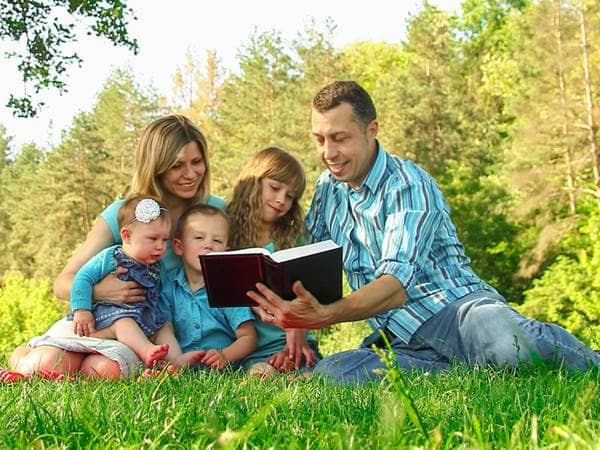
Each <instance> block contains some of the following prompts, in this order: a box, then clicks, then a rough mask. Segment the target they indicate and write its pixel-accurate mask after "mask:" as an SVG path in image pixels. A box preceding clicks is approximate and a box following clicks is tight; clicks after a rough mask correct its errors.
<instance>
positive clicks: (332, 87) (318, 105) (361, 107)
mask: <svg viewBox="0 0 600 450" xmlns="http://www.w3.org/2000/svg"><path fill="white" fill-rule="evenodd" d="M342 103H348V104H350V106H351V107H352V112H353V113H354V117H355V118H356V120H357V122H359V123H361V124H363V125H364V126H367V125H368V124H369V123H371V122H372V121H373V120H375V119H377V111H376V110H375V105H374V104H373V100H372V99H371V96H370V95H369V93H368V92H367V91H365V90H364V89H363V88H362V87H361V86H360V85H359V84H358V83H357V82H356V81H334V82H333V83H330V84H328V85H327V86H325V87H324V88H322V89H321V90H320V91H319V92H317V95H315V97H314V98H313V101H312V106H313V108H314V109H315V110H316V111H317V112H319V113H324V112H326V111H329V110H330V109H333V108H335V107H337V106H339V105H340V104H342Z"/></svg>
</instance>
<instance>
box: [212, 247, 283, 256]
mask: <svg viewBox="0 0 600 450" xmlns="http://www.w3.org/2000/svg"><path fill="white" fill-rule="evenodd" d="M257 253H260V254H261V255H270V254H271V252H269V250H267V249H266V248H261V247H256V248H243V249H241V250H231V251H227V252H209V253H207V255H247V254H254V255H255V254H257Z"/></svg>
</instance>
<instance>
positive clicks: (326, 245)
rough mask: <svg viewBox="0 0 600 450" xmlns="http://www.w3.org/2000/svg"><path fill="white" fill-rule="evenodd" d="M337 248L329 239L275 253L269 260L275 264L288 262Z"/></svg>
mask: <svg viewBox="0 0 600 450" xmlns="http://www.w3.org/2000/svg"><path fill="white" fill-rule="evenodd" d="M338 247H339V245H337V244H336V243H335V242H333V241H332V240H331V239H329V240H327V241H323V242H317V243H315V244H308V245H303V246H301V247H294V248H287V249H285V250H279V251H276V252H275V253H273V254H272V255H271V259H273V261H275V262H283V261H289V260H290V259H296V258H300V257H302V256H308V255H314V254H316V253H321V252H324V251H326V250H332V249H334V248H338Z"/></svg>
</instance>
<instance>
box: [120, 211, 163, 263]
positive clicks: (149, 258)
mask: <svg viewBox="0 0 600 450" xmlns="http://www.w3.org/2000/svg"><path fill="white" fill-rule="evenodd" d="M170 232H171V222H170V221H169V220H168V219H167V218H162V219H159V220H154V221H152V222H150V223H139V222H135V223H133V224H131V225H129V226H127V227H126V228H123V229H122V230H121V238H122V239H123V249H124V250H125V253H127V255H128V256H130V257H131V258H133V259H135V260H136V261H137V262H139V263H142V264H146V265H147V264H153V263H155V262H156V261H158V260H159V259H160V258H161V257H162V256H163V255H164V254H165V252H166V251H167V242H168V241H169V233H170Z"/></svg>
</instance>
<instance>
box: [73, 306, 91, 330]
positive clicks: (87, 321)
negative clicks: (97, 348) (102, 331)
mask: <svg viewBox="0 0 600 450" xmlns="http://www.w3.org/2000/svg"><path fill="white" fill-rule="evenodd" d="M95 325H96V321H95V320H94V315H93V314H92V312H91V311H89V310H87V309H78V310H77V311H75V312H74V313H73V333H75V334H76V335H78V336H89V335H91V334H92V333H93V332H94V331H96V327H95Z"/></svg>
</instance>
